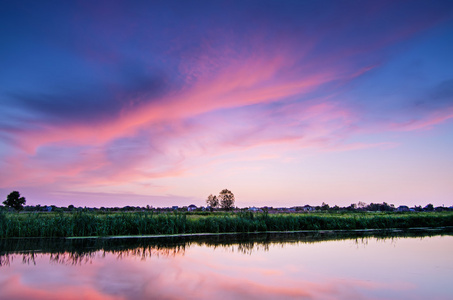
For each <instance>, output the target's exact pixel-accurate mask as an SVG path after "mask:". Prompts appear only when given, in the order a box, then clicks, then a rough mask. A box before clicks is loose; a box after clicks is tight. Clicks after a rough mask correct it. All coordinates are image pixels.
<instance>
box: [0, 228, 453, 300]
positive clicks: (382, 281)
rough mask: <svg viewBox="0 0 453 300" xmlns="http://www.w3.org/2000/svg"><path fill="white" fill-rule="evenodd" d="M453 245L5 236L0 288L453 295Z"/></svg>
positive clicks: (423, 240) (408, 236)
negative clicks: (56, 238)
mask: <svg viewBox="0 0 453 300" xmlns="http://www.w3.org/2000/svg"><path fill="white" fill-rule="evenodd" d="M452 250H453V236H452V233H451V232H431V233H427V232H403V233H395V232H387V233H383V232H380V233H371V232H365V233H359V234H356V235H353V234H350V233H342V234H334V233H332V232H320V233H317V234H315V235H313V234H308V233H298V234H252V235H237V236H234V235H223V236H213V237H184V238H157V239H156V238H153V239H145V238H134V239H133V238H130V239H82V240H67V239H58V240H50V239H26V240H21V239H14V240H12V239H10V240H0V258H1V262H2V266H1V267H0V291H1V294H0V298H1V299H109V300H110V299H428V298H429V299H451V298H452V295H453V288H452V285H451V283H450V281H451V278H452V276H453V261H452V260H451V258H450V256H451V253H452V252H451V251H452ZM49 262H50V263H49Z"/></svg>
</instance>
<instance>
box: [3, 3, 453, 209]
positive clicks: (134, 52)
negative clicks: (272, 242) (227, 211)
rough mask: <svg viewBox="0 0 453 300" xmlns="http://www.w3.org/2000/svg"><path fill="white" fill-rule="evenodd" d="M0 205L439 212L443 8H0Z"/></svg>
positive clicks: (452, 190)
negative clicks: (372, 207)
mask: <svg viewBox="0 0 453 300" xmlns="http://www.w3.org/2000/svg"><path fill="white" fill-rule="evenodd" d="M0 41H1V46H0V170H1V172H0V197H4V198H5V199H6V196H7V195H8V194H9V193H10V192H11V191H13V190H17V191H19V192H20V193H21V195H22V196H25V197H26V199H27V204H30V205H36V204H41V205H57V206H67V205H70V204H73V205H75V206H89V207H101V206H106V207H115V206H119V207H122V206H126V205H132V206H146V205H150V206H154V207H167V206H173V205H180V206H183V205H189V204H195V205H205V200H206V198H207V196H208V195H209V194H214V195H215V194H218V193H219V192H220V191H221V190H222V189H225V188H226V189H229V190H231V191H232V192H233V193H234V195H235V198H236V203H235V204H236V206H239V207H247V206H274V207H283V206H295V205H305V204H309V205H320V204H321V203H322V202H325V203H328V204H329V205H330V206H333V205H339V206H348V205H350V204H351V203H357V202H359V201H361V202H365V203H382V202H387V203H389V204H390V203H391V204H395V205H411V206H412V205H422V206H424V205H426V204H428V203H432V204H434V205H435V206H439V205H445V206H451V205H453V55H452V53H453V1H289V0H288V1H264V0H260V1H110V0H109V1H21V0H18V1H2V3H1V4H0Z"/></svg>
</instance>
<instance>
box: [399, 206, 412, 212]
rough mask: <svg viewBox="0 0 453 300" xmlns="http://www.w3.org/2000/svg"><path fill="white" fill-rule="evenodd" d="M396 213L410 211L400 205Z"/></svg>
mask: <svg viewBox="0 0 453 300" xmlns="http://www.w3.org/2000/svg"><path fill="white" fill-rule="evenodd" d="M397 211H410V209H409V207H407V206H406V205H400V206H398V208H397Z"/></svg>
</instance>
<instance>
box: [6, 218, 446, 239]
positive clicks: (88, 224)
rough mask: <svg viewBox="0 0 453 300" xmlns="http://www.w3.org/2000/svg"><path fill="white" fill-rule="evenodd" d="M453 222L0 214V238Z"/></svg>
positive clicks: (258, 230) (434, 224)
mask: <svg viewBox="0 0 453 300" xmlns="http://www.w3.org/2000/svg"><path fill="white" fill-rule="evenodd" d="M445 226H453V212H420V213H342V214H341V213H338V214H337V213H332V214H330V213H310V214H276V215H270V214H267V213H249V212H242V213H209V214H206V213H205V214H189V213H161V214H157V213H152V212H131V213H123V212H118V213H102V214H100V213H91V212H74V213H0V238H9V237H84V236H116V235H163V234H186V233H224V232H225V233H226V232H243V233H247V232H266V231H300V230H353V229H387V228H412V227H445Z"/></svg>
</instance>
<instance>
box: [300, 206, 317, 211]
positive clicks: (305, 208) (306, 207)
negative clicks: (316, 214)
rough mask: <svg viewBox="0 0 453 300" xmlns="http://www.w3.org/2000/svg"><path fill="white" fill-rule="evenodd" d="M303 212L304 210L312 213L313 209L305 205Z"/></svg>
mask: <svg viewBox="0 0 453 300" xmlns="http://www.w3.org/2000/svg"><path fill="white" fill-rule="evenodd" d="M303 210H304V211H314V210H315V208H314V207H313V206H310V205H305V206H304V207H303Z"/></svg>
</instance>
